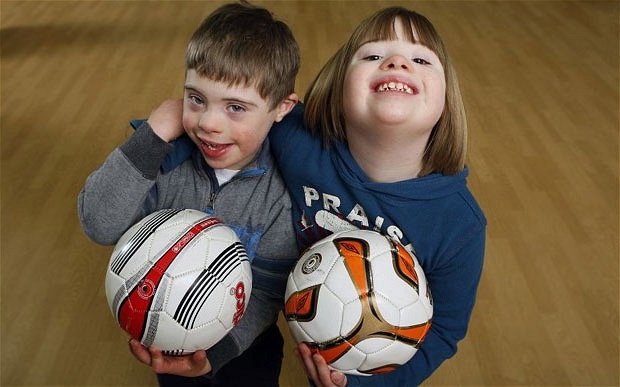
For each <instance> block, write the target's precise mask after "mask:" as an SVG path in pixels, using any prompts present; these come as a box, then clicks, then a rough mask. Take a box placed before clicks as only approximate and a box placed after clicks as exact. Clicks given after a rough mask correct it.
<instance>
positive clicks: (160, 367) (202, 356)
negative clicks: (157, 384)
mask: <svg viewBox="0 0 620 387" xmlns="http://www.w3.org/2000/svg"><path fill="white" fill-rule="evenodd" d="M129 350H130V351H131V353H132V354H133V356H134V357H135V358H136V359H138V360H139V361H140V362H142V363H143V364H146V365H148V366H150V367H151V368H152V369H153V371H154V372H155V373H158V374H171V375H178V376H186V377H195V376H202V375H205V374H208V373H209V372H211V363H209V359H207V353H206V352H205V351H196V352H194V353H193V354H191V355H187V356H165V355H164V354H162V352H161V351H160V350H159V349H157V348H154V347H150V348H146V347H144V346H143V345H142V344H140V342H138V340H135V339H133V338H132V339H129Z"/></svg>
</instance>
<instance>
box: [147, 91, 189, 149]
mask: <svg viewBox="0 0 620 387" xmlns="http://www.w3.org/2000/svg"><path fill="white" fill-rule="evenodd" d="M148 123H149V125H151V128H153V131H154V132H155V134H157V135H158V136H159V137H160V138H161V139H162V140H164V141H166V142H170V141H172V140H174V139H176V138H178V137H180V136H181V135H182V134H184V133H185V129H183V100H182V99H169V100H167V101H164V102H162V104H161V105H159V106H158V107H157V108H155V110H153V111H152V112H151V115H150V116H149V118H148Z"/></svg>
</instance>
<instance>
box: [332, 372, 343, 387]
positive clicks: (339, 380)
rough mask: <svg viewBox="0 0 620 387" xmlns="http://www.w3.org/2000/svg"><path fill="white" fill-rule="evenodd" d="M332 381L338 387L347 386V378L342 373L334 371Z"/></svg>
mask: <svg viewBox="0 0 620 387" xmlns="http://www.w3.org/2000/svg"><path fill="white" fill-rule="evenodd" d="M331 380H332V383H334V384H335V385H336V386H338V387H344V386H346V385H347V376H346V375H345V374H343V373H342V372H338V371H332V372H331Z"/></svg>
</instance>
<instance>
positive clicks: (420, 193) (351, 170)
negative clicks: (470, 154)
mask: <svg viewBox="0 0 620 387" xmlns="http://www.w3.org/2000/svg"><path fill="white" fill-rule="evenodd" d="M332 146H333V153H332V155H333V156H332V157H333V162H334V165H335V166H336V168H337V170H338V173H339V174H340V176H341V177H342V178H343V179H344V180H346V182H347V183H348V184H350V185H351V186H353V187H356V188H358V189H361V190H365V191H369V192H376V193H381V194H383V195H387V196H389V197H390V198H392V199H394V200H397V201H408V200H433V199H437V198H441V197H444V196H448V195H452V194H454V193H457V192H459V191H462V190H466V189H467V175H468V174H469V170H468V168H467V167H465V168H464V169H463V170H462V171H461V172H459V173H457V174H455V175H442V174H440V173H433V174H430V175H428V176H423V177H418V178H415V179H409V180H404V181H400V182H398V183H396V184H395V183H376V182H373V181H371V180H370V179H369V178H368V176H367V175H366V173H364V171H363V170H362V168H361V167H360V166H359V164H357V162H356V161H355V159H354V158H353V155H352V154H351V152H350V151H349V148H348V147H347V146H346V144H344V143H336V144H333V145H332Z"/></svg>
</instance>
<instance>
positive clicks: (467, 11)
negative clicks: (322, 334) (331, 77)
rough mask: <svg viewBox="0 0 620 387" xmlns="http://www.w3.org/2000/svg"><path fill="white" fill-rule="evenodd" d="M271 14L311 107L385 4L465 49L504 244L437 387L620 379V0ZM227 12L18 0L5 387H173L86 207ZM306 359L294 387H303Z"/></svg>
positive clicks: (291, 367)
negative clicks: (335, 62)
mask: <svg viewBox="0 0 620 387" xmlns="http://www.w3.org/2000/svg"><path fill="white" fill-rule="evenodd" d="M257 3H258V4H262V5H265V6H267V7H269V8H270V9H271V10H273V11H274V12H275V13H276V14H277V15H278V16H280V17H281V18H283V19H284V20H286V21H287V22H289V24H290V25H291V27H292V29H293V30H294V32H295V34H296V36H297V38H298V40H299V43H300V45H301V48H302V59H303V66H302V69H301V74H300V76H299V78H298V91H299V93H300V94H303V92H304V90H305V88H306V87H307V85H308V84H309V82H310V80H311V79H312V78H313V76H314V74H316V72H317V71H318V69H319V67H320V66H321V64H322V63H324V62H325V61H326V60H327V58H328V56H329V55H330V54H331V53H333V52H334V51H335V50H336V48H337V47H338V46H339V45H340V44H342V43H343V42H344V41H345V39H346V38H347V37H348V35H349V33H350V32H351V31H352V29H353V27H354V26H355V25H356V24H357V23H358V22H359V21H360V20H361V19H362V18H363V17H364V16H366V15H368V14H370V13H372V12H373V11H375V10H376V9H378V8H380V7H382V6H385V5H392V4H400V5H407V6H412V7H414V8H415V9H416V10H418V11H420V12H421V13H423V14H425V15H426V16H428V17H429V18H430V19H431V20H432V21H433V22H434V23H435V25H436V27H437V28H438V30H439V31H440V32H441V34H442V35H443V37H444V39H445V40H446V43H447V45H448V47H449V49H450V50H451V52H452V55H453V59H454V61H455V63H456V67H457V70H458V72H459V75H460V79H461V85H462V89H463V93H464V97H465V100H466V107H467V111H468V117H469V123H470V147H469V162H468V163H469V165H470V167H471V175H470V178H469V184H470V186H471V189H472V190H473V191H474V193H475V194H476V196H477V198H478V199H479V201H480V203H481V205H482V207H483V208H484V210H485V212H486V215H487V217H488V221H489V228H488V244H487V253H486V263H485V268H484V273H483V278H482V282H481V285H480V290H479V295H478V301H477V304H476V308H475V310H474V314H473V318H472V321H471V327H470V331H469V334H468V336H467V338H466V339H465V340H464V341H463V342H462V343H461V345H460V347H459V352H458V354H457V355H456V356H455V357H454V358H453V359H451V360H449V361H447V362H446V363H445V364H444V365H443V366H442V367H441V368H440V369H439V370H438V371H437V372H436V373H435V374H434V375H433V376H432V377H431V378H430V379H428V381H427V382H426V385H429V386H435V385H437V386H439V385H441V386H447V385H493V386H508V385H510V386H512V385H521V386H531V385H549V386H550V385H554V386H557V385H575V386H591V385H599V386H617V385H619V384H620V380H619V364H620V359H619V355H618V352H619V335H618V334H619V332H618V328H619V319H618V317H619V296H620V291H619V265H618V263H619V262H618V250H619V238H618V237H619V234H618V232H619V230H618V227H619V208H618V205H619V192H618V189H619V180H618V167H619V159H618V146H619V113H618V110H619V106H620V101H619V83H620V80H619V46H620V44H619V27H618V20H619V2H618V1H581V2H579V1H575V2H568V1H506V2H502V1H494V2H491V1H440V2H439V1H437V2H431V1H420V2H417V1H416V2H413V1H400V2H399V1H346V2H345V1H295V0H291V1H271V2H268V1H260V2H257ZM219 4H220V3H219V2H204V1H202V2H201V1H187V2H183V1H165V2H164V1H156V2H146V1H95V2H92V1H11V0H2V2H1V5H0V6H1V9H0V15H1V19H0V26H1V34H0V42H1V53H0V54H1V120H0V124H1V150H2V154H1V163H2V164H1V168H2V169H1V179H2V191H1V199H2V202H1V215H2V218H1V232H2V235H1V238H2V240H1V242H2V243H1V260H2V261H1V267H0V269H1V296H2V299H1V317H2V318H1V341H0V345H1V354H2V356H1V359H0V361H1V380H0V384H1V385H2V386H154V385H155V384H156V382H155V378H154V377H153V375H152V374H151V373H150V371H149V370H148V369H147V368H146V367H143V366H142V365H141V364H138V363H137V362H136V361H134V360H133V358H132V357H131V356H130V354H129V352H128V351H127V348H126V344H125V335H124V334H123V333H122V332H120V329H118V328H117V327H116V326H115V324H114V322H113V320H112V317H111V316H110V314H109V311H108V309H107V304H106V301H105V296H104V291H103V276H104V272H105V268H106V265H107V261H108V257H109V254H110V252H111V248H109V247H101V246H97V245H95V244H93V243H91V242H90V241H89V240H87V238H86V237H85V236H84V235H83V234H82V232H81V229H80V227H79V224H78V220H77V215H76V197H77V194H78V192H79V190H80V188H81V187H82V185H83V183H84V180H85V178H86V176H87V175H88V174H89V173H90V172H91V171H92V170H93V169H94V168H95V167H96V166H97V165H98V164H100V163H101V162H102V161H103V159H104V158H105V156H106V155H107V154H108V153H109V152H110V151H111V150H112V149H113V148H114V147H115V146H117V145H118V144H120V143H121V142H122V141H123V140H124V139H125V137H126V136H127V129H126V128H127V126H126V122H127V121H128V120H129V119H130V118H135V117H145V116H146V115H148V113H149V112H150V110H151V109H152V108H153V107H155V106H156V105H157V104H158V103H159V102H160V101H161V100H163V99H165V98H169V97H179V96H180V95H181V86H182V83H181V82H182V81H183V52H184V46H185V44H186V41H187V39H188V38H189V36H190V34H191V32H192V31H193V29H194V28H195V27H196V26H197V25H198V23H199V22H200V20H201V19H202V18H203V16H204V15H206V14H207V13H209V12H210V11H212V10H213V9H214V8H215V7H216V6H217V5H219ZM291 348H292V344H291V342H290V339H289V342H288V343H287V356H286V359H285V365H284V370H283V373H282V376H281V381H282V385H283V386H302V385H304V382H303V378H302V377H301V375H302V373H301V371H300V368H299V365H298V364H297V362H296V360H295V359H294V358H292V357H291V352H290V351H291Z"/></svg>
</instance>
